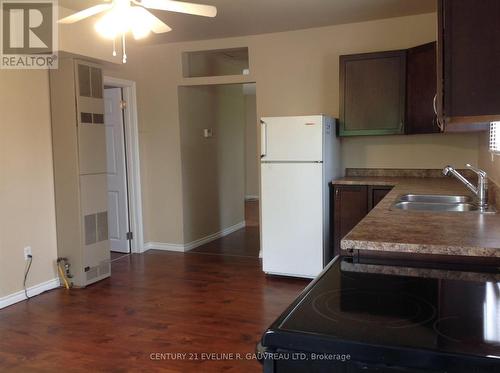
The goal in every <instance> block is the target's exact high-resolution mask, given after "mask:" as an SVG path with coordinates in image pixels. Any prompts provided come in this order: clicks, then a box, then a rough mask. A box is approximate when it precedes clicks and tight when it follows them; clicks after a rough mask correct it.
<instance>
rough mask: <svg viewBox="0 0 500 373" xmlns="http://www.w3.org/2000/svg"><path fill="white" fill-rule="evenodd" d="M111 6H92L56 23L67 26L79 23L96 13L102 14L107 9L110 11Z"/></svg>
mask: <svg viewBox="0 0 500 373" xmlns="http://www.w3.org/2000/svg"><path fill="white" fill-rule="evenodd" d="M112 7H113V4H99V5H95V6H92V7H90V8H87V9H84V10H82V11H80V12H76V13H74V14H72V15H70V16H68V17H65V18H62V19H60V20H59V21H57V23H63V24H69V23H75V22H78V21H81V20H82V19H85V18H88V17H92V16H93V15H96V14H98V13H102V12H104V11H106V10H108V9H111V8H112Z"/></svg>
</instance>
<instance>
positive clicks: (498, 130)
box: [490, 122, 500, 154]
mask: <svg viewBox="0 0 500 373" xmlns="http://www.w3.org/2000/svg"><path fill="white" fill-rule="evenodd" d="M490 152H492V153H494V154H500V122H491V124H490Z"/></svg>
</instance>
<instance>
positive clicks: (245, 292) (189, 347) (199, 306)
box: [0, 250, 307, 373]
mask: <svg viewBox="0 0 500 373" xmlns="http://www.w3.org/2000/svg"><path fill="white" fill-rule="evenodd" d="M112 273H113V275H112V277H111V278H110V279H107V280H104V281H101V282H99V283H97V284H94V285H92V286H90V287H88V288H86V289H75V290H71V291H69V292H67V291H65V290H62V289H58V290H54V291H52V292H49V293H45V294H42V295H40V296H37V297H35V298H33V299H31V300H29V301H27V302H21V303H18V304H15V305H13V306H11V307H8V308H6V309H3V310H0V371H2V372H23V373H24V372H55V371H58V370H59V371H68V372H79V371H82V372H96V371H113V372H125V371H144V372H154V371H163V372H222V371H227V372H259V371H261V367H260V365H259V364H258V362H256V361H254V360H221V361H218V360H213V359H202V358H201V354H202V353H210V352H211V353H231V352H232V353H241V354H246V353H252V352H254V348H255V344H256V343H257V341H258V340H259V339H260V336H261V333H262V332H263V331H264V330H265V328H266V327H267V326H268V325H269V324H270V323H271V322H272V321H273V320H274V319H275V318H276V317H277V316H278V315H279V314H280V313H281V312H282V311H283V310H284V309H285V308H286V307H287V306H288V305H289V304H290V303H291V302H292V300H293V299H294V298H295V297H296V296H297V295H298V294H299V293H300V291H301V290H302V289H303V288H304V287H305V286H306V285H307V281H304V280H298V279H297V280H296V279H287V278H274V277H273V278H271V277H266V276H265V275H264V274H263V273H262V271H261V264H260V261H259V259H258V258H252V257H243V256H228V255H205V254H200V253H187V254H181V253H169V252H158V251H153V250H151V251H148V252H146V253H145V254H141V255H138V254H133V255H130V256H128V257H125V258H122V259H119V260H116V261H114V262H113V263H112ZM154 353H187V354H188V355H187V356H186V358H184V359H177V360H173V359H167V360H154V359H151V354H154ZM196 353H197V354H198V359H199V360H188V359H189V357H193V356H194V355H189V354H196ZM164 356H165V355H164Z"/></svg>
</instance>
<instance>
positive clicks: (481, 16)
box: [438, 0, 500, 125]
mask: <svg viewBox="0 0 500 373" xmlns="http://www.w3.org/2000/svg"><path fill="white" fill-rule="evenodd" d="M499 16H500V1H498V0H481V1H477V0H441V1H440V3H439V7H438V17H439V29H438V33H439V37H438V41H440V45H439V49H440V58H439V59H438V63H439V64H440V66H439V68H442V71H443V108H442V110H443V115H444V117H445V119H446V123H447V124H451V125H453V124H455V123H478V122H487V121H493V120H498V119H500V89H499V88H498V77H499V76H500V22H499ZM438 84H440V82H438ZM438 88H439V87H438Z"/></svg>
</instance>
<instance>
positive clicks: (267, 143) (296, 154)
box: [261, 115, 323, 162]
mask: <svg viewBox="0 0 500 373" xmlns="http://www.w3.org/2000/svg"><path fill="white" fill-rule="evenodd" d="M261 137H262V138H261V159H262V160H263V161H266V162H267V161H271V162H272V161H292V162H293V161H302V162H307V161H312V162H319V161H322V160H323V116H321V115H315V116H307V117H272V118H262V119H261Z"/></svg>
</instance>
